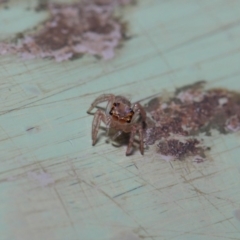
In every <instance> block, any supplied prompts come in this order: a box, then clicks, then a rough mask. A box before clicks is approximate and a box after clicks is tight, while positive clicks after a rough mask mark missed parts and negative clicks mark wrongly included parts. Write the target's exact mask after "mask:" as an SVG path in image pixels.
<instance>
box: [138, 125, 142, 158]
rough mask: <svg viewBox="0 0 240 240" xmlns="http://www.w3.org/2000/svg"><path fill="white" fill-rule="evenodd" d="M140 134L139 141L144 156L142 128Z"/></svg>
mask: <svg viewBox="0 0 240 240" xmlns="http://www.w3.org/2000/svg"><path fill="white" fill-rule="evenodd" d="M138 132H139V141H140V152H141V154H142V155H143V129H142V128H140V129H139V130H138Z"/></svg>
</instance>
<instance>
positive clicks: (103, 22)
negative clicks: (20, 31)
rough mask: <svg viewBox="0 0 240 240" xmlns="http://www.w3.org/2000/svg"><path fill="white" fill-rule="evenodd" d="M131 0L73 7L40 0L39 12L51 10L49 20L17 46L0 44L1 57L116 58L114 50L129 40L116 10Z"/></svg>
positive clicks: (95, 0) (90, 2)
mask: <svg viewBox="0 0 240 240" xmlns="http://www.w3.org/2000/svg"><path fill="white" fill-rule="evenodd" d="M131 2H132V0H125V1H123V0H115V1H107V0H105V1H104V0H88V1H86V0H85V1H80V2H75V3H72V4H66V3H61V4H60V3H50V2H49V1H48V0H44V1H39V5H38V6H37V8H36V11H49V13H50V18H49V19H48V20H47V21H45V23H44V24H43V27H42V28H41V29H40V30H37V31H36V32H35V33H31V34H27V33H25V34H24V35H23V37H22V38H17V40H18V41H17V43H0V54H7V53H16V54H20V55H21V56H22V57H23V58H25V59H29V58H30V59H31V58H37V57H41V58H54V59H55V60H56V61H59V62H60V61H64V60H68V59H76V58H77V57H80V56H81V55H83V54H86V53H88V54H91V55H94V56H97V57H101V58H103V59H110V58H112V57H114V54H115V48H117V47H118V46H120V45H121V43H122V41H123V40H125V39H126V38H127V34H126V31H127V27H126V26H127V25H126V23H124V22H122V21H121V20H120V18H118V17H116V16H115V9H116V8H118V7H120V6H122V5H127V4H130V3H131Z"/></svg>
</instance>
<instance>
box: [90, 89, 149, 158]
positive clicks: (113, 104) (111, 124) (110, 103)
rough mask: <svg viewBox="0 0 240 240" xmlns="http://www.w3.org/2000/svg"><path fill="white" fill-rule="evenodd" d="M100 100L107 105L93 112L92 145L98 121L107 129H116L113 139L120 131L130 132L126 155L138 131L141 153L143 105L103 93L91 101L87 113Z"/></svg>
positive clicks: (143, 122) (144, 122)
mask: <svg viewBox="0 0 240 240" xmlns="http://www.w3.org/2000/svg"><path fill="white" fill-rule="evenodd" d="M102 102H107V107H106V110H105V111H103V110H100V109H98V110H97V111H96V112H95V114H94V118H93V122H92V145H93V146H94V145H95V143H96V141H97V134H98V130H99V127H100V123H101V122H103V123H104V124H105V125H106V126H107V130H109V129H115V130H117V133H116V134H115V135H114V136H113V139H116V138H117V137H119V136H120V135H121V134H122V132H125V133H130V139H129V143H128V147H127V151H126V155H129V154H130V153H131V150H132V145H133V142H134V137H135V135H136V134H137V133H138V134H139V140H140V152H141V154H142V155H143V152H144V146H143V145H144V144H143V131H144V128H145V126H146V112H145V110H144V109H143V107H142V106H141V105H140V104H139V103H135V104H133V105H131V103H130V101H129V100H128V99H127V98H125V97H123V96H115V95H113V94H103V95H100V96H99V97H98V98H96V99H95V100H94V101H93V103H92V104H91V107H90V108H89V109H88V111H87V113H90V112H91V111H92V109H93V108H95V107H96V106H97V105H98V104H99V103H102Z"/></svg>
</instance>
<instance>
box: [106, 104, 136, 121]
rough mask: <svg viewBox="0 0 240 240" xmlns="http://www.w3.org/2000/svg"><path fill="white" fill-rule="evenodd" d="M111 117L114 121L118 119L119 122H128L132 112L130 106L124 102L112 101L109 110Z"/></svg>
mask: <svg viewBox="0 0 240 240" xmlns="http://www.w3.org/2000/svg"><path fill="white" fill-rule="evenodd" d="M109 114H110V115H111V116H112V118H113V119H114V120H115V121H119V122H120V123H126V122H127V123H130V122H131V120H132V117H133V114H134V111H133V110H132V108H130V107H129V106H127V105H126V104H123V103H120V102H116V103H113V106H112V108H111V110H110V112H109Z"/></svg>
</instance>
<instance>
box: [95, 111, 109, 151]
mask: <svg viewBox="0 0 240 240" xmlns="http://www.w3.org/2000/svg"><path fill="white" fill-rule="evenodd" d="M101 121H103V122H104V123H106V116H105V113H104V112H103V111H101V110H97V111H96V113H95V114H94V118H93V122H92V145H93V146H94V145H95V143H96V141H97V134H98V130H99V127H100V123H101Z"/></svg>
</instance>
